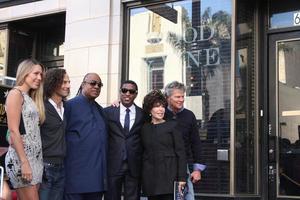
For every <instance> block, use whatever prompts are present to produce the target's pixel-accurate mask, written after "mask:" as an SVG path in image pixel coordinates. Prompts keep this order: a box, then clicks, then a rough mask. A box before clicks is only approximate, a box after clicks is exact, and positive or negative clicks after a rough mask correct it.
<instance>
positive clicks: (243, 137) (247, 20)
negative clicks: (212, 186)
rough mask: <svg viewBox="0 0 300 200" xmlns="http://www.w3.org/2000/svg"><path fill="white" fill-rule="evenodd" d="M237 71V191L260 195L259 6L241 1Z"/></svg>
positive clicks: (238, 13)
mask: <svg viewBox="0 0 300 200" xmlns="http://www.w3.org/2000/svg"><path fill="white" fill-rule="evenodd" d="M237 8H238V9H237V16H238V18H237V22H236V23H237V26H236V68H235V91H236V92H235V105H236V106H235V180H236V181H235V183H236V184H235V188H236V189H235V190H236V193H239V194H255V193H257V189H256V182H257V166H258V163H257V160H258V158H257V152H259V150H258V146H257V145H258V140H257V129H256V127H257V123H256V119H257V108H256V107H257V95H256V94H257V92H256V82H257V80H256V77H257V70H256V67H255V53H256V51H255V42H256V40H255V32H256V27H255V25H254V21H255V20H254V19H255V15H254V13H255V12H254V10H255V3H254V2H249V1H247V0H240V1H237Z"/></svg>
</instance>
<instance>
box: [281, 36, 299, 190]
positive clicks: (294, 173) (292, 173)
mask: <svg viewBox="0 0 300 200" xmlns="http://www.w3.org/2000/svg"><path fill="white" fill-rule="evenodd" d="M277 52H278V53H277V59H278V60H277V63H278V68H277V69H278V98H279V99H278V102H279V103H278V106H279V112H278V114H279V116H278V119H279V122H278V128H279V130H278V138H279V168H278V170H279V171H278V174H279V180H278V182H279V190H278V191H279V194H280V195H292V196H300V187H299V186H300V173H299V169H300V140H299V139H300V138H299V136H300V103H299V102H300V79H299V74H300V67H299V66H300V60H299V57H300V40H295V41H286V42H278V43H277Z"/></svg>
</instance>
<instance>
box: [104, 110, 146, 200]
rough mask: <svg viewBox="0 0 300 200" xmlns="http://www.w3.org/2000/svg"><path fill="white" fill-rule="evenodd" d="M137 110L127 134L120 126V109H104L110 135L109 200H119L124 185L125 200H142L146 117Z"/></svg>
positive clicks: (107, 195) (107, 196)
mask: <svg viewBox="0 0 300 200" xmlns="http://www.w3.org/2000/svg"><path fill="white" fill-rule="evenodd" d="M134 106H135V109H136V115H135V121H134V123H133V125H132V127H131V129H130V131H129V133H128V134H126V133H125V130H124V128H123V127H122V125H121V123H120V107H113V106H110V107H107V108H105V109H104V113H105V115H106V118H107V123H108V135H109V142H108V191H107V194H105V199H106V200H118V199H120V196H121V190H122V184H124V187H125V189H124V190H125V194H124V197H125V199H133V200H135V199H139V193H140V183H139V182H140V181H139V179H140V173H141V157H142V147H141V140H140V130H141V127H142V125H143V124H144V114H143V110H142V109H141V108H139V107H138V106H136V105H134ZM133 190H134V191H133ZM126 191H127V192H126ZM128 191H129V192H128Z"/></svg>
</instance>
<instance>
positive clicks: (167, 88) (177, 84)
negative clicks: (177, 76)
mask: <svg viewBox="0 0 300 200" xmlns="http://www.w3.org/2000/svg"><path fill="white" fill-rule="evenodd" d="M174 89H177V90H181V91H182V92H183V93H185V86H184V84H183V83H180V82H178V81H173V82H171V83H168V84H167V85H166V86H165V88H164V95H165V96H166V97H169V96H171V95H172V93H173V90H174Z"/></svg>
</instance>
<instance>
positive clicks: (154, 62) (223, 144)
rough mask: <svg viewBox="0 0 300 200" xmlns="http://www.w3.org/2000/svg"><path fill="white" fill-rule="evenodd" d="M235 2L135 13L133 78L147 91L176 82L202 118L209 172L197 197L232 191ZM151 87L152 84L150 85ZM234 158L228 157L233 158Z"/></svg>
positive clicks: (190, 2) (193, 0)
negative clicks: (223, 156)
mask: <svg viewBox="0 0 300 200" xmlns="http://www.w3.org/2000/svg"><path fill="white" fill-rule="evenodd" d="M231 17H232V15H231V0H215V1H210V0H202V1H200V0H186V1H178V2H173V3H162V4H158V5H155V6H151V7H147V6H146V7H142V8H133V9H131V10H130V25H129V27H130V30H129V47H128V51H129V79H132V80H134V81H136V83H137V84H138V85H139V95H138V97H137V99H136V101H137V103H138V104H140V105H141V103H142V100H143V97H144V96H145V95H146V93H147V92H148V91H149V90H151V89H154V88H162V87H163V86H164V85H166V84H167V83H169V82H171V81H174V80H177V81H180V82H183V83H184V84H186V86H187V93H186V101H185V106H186V107H187V108H189V109H191V110H192V111H193V112H194V113H195V114H196V117H197V119H198V125H199V137H200V138H201V140H202V141H203V143H202V148H203V152H202V153H203V155H202V157H203V158H204V160H206V163H205V164H207V166H208V167H207V169H206V171H205V173H203V180H202V181H201V183H200V184H199V185H198V184H197V185H196V192H197V193H200V192H201V193H229V185H230V184H229V183H230V180H229V177H230V170H229V169H230V160H229V158H228V159H225V160H224V159H222V160H218V157H217V152H218V150H219V149H222V150H224V151H223V152H225V153H226V152H227V154H228V152H229V151H228V150H229V147H230V101H231V99H230V97H231V93H230V91H231V89H230V88H231V84H230V83H231ZM146 83H147V84H146ZM228 157H229V156H228Z"/></svg>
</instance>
